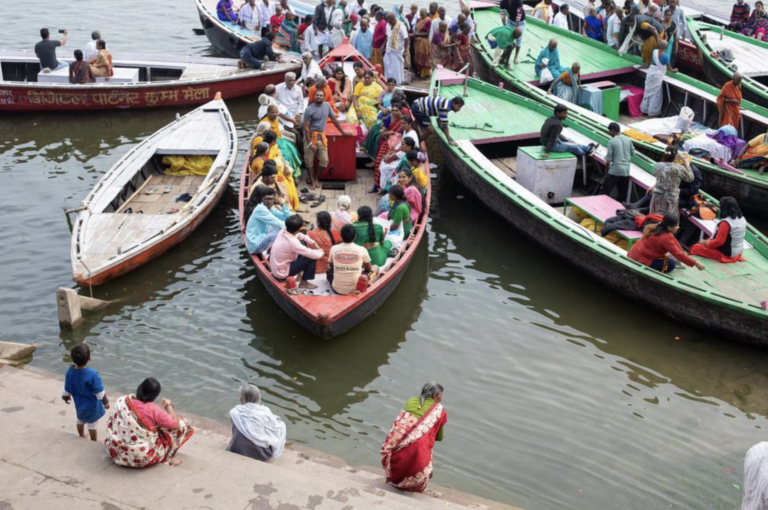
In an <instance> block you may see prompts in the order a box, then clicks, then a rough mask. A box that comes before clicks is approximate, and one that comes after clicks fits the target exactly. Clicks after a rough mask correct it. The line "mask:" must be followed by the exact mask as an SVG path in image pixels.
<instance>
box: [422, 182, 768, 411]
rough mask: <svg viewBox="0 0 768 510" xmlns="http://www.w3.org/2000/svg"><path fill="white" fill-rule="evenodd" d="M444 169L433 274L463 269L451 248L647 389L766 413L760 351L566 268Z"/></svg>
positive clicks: (767, 388) (767, 380) (558, 331)
mask: <svg viewBox="0 0 768 510" xmlns="http://www.w3.org/2000/svg"><path fill="white" fill-rule="evenodd" d="M444 177H447V178H445V179H444V182H443V193H444V194H445V198H441V205H443V208H442V209H441V217H440V219H439V220H435V222H434V226H435V229H436V230H438V231H439V232H440V235H438V236H437V239H436V241H435V246H434V247H433V253H432V254H431V260H432V272H431V277H432V278H435V279H454V278H461V274H460V273H461V271H460V270H457V273H456V274H454V273H453V272H452V271H451V263H450V261H449V259H448V255H449V254H450V253H459V254H461V256H463V257H465V258H466V259H468V260H471V261H472V266H473V267H474V268H475V269H477V270H478V271H481V272H483V273H485V274H487V275H491V276H488V277H487V283H488V284H489V286H490V287H491V288H500V289H503V290H504V291H505V292H507V293H509V294H511V295H512V297H510V298H509V299H510V300H512V301H515V302H516V303H518V304H519V305H523V306H525V307H527V308H529V309H530V310H533V311H536V312H537V313H539V314H541V315H543V316H546V317H547V318H548V319H549V320H550V321H551V323H552V324H554V325H555V326H556V328H554V329H553V327H552V325H550V324H543V322H544V321H542V323H539V324H536V325H537V326H538V327H539V328H542V329H543V330H544V332H545V333H546V332H547V331H548V332H549V333H551V334H553V335H564V336H565V337H566V339H567V341H569V342H571V343H573V344H575V345H579V346H586V345H587V344H591V345H592V346H594V347H596V348H597V349H599V350H600V351H602V352H603V353H604V354H606V355H609V356H611V357H616V358H619V359H620V360H622V361H620V362H619V363H620V364H621V365H622V370H623V371H625V373H626V375H627V378H628V379H629V382H630V383H633V384H640V385H643V386H646V387H648V388H655V387H657V386H659V385H662V384H673V385H675V386H677V387H678V388H680V389H682V390H684V391H685V392H687V396H686V398H690V399H696V400H699V401H702V402H704V403H713V404H714V405H718V404H717V403H714V402H712V401H711V400H710V399H713V398H714V399H717V400H720V401H723V402H725V403H727V404H730V405H732V406H734V407H736V408H738V409H739V410H741V411H743V412H744V413H746V414H747V415H748V416H751V415H753V414H754V415H759V416H768V408H766V405H765V404H764V402H765V401H766V399H768V373H766V372H765V371H764V370H762V368H761V367H763V366H765V364H766V362H768V353H766V351H765V350H762V349H757V348H754V347H751V346H746V345H743V344H740V343H738V342H735V341H732V340H729V339H728V338H724V337H720V336H716V335H711V334H708V333H707V332H706V331H703V330H700V329H696V328H693V327H690V326H688V325H685V324H682V323H678V322H675V321H673V320H671V319H669V318H667V317H665V316H662V315H660V314H658V313H656V312H654V311H653V310H650V309H648V308H646V307H645V306H644V305H641V304H639V303H638V302H636V301H634V300H632V299H631V298H630V297H628V296H626V295H623V294H621V293H619V292H615V291H613V290H611V289H609V288H607V287H605V286H603V285H601V284H600V283H598V282H595V281H593V280H591V279H590V278H589V277H587V276H586V275H584V274H583V273H581V272H577V271H574V268H573V267H572V266H570V265H569V264H567V263H566V262H564V261H563V260H562V259H560V258H558V257H556V256H555V255H553V254H551V253H549V252H548V251H546V250H545V249H543V248H541V247H539V246H537V245H535V244H534V243H533V242H532V241H531V240H530V239H528V238H527V237H525V236H524V235H522V234H521V233H520V232H518V231H517V230H516V229H515V228H513V227H512V226H510V225H509V224H508V223H506V222H505V221H504V220H502V219H501V218H500V217H498V216H496V215H495V214H494V213H493V212H492V211H489V210H488V209H486V208H484V207H483V206H482V205H481V204H480V203H479V202H478V201H476V200H475V199H474V198H473V197H471V196H469V194H468V193H467V192H466V190H464V189H463V188H462V187H461V186H460V185H459V184H458V183H457V182H456V181H455V180H454V179H453V178H452V176H450V175H444ZM462 195H463V196H464V198H463V199H462V200H457V199H456V197H457V196H462ZM466 224H473V225H476V228H472V229H468V228H466ZM500 241H501V242H500ZM448 245H452V246H450V248H449V247H448ZM489 246H492V247H494V249H488V247H489ZM457 269H458V268H457ZM606 270H609V268H606ZM547 322H549V321H547Z"/></svg>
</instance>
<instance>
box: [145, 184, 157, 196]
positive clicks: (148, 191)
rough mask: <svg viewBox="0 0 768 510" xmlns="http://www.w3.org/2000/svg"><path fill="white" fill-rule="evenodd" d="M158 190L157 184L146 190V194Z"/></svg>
mask: <svg viewBox="0 0 768 510" xmlns="http://www.w3.org/2000/svg"><path fill="white" fill-rule="evenodd" d="M155 191H157V186H152V187H151V188H149V189H148V190H147V191H145V192H144V194H145V195H152V194H154V193H155Z"/></svg>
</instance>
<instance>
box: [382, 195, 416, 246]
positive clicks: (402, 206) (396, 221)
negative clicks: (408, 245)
mask: <svg viewBox="0 0 768 510" xmlns="http://www.w3.org/2000/svg"><path fill="white" fill-rule="evenodd" d="M389 200H390V201H391V202H393V205H392V208H391V209H390V210H389V214H388V215H387V219H388V220H389V221H391V222H392V224H391V225H390V227H389V230H390V231H391V232H394V231H395V230H399V229H400V226H401V225H402V226H403V239H408V234H410V233H411V229H412V228H413V222H412V221H411V207H410V206H409V205H408V200H407V199H406V198H405V190H404V189H403V187H402V186H400V185H399V184H395V185H394V186H392V187H391V188H389Z"/></svg>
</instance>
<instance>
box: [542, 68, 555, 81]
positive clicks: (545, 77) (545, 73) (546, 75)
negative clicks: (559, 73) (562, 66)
mask: <svg viewBox="0 0 768 510" xmlns="http://www.w3.org/2000/svg"><path fill="white" fill-rule="evenodd" d="M552 80H554V78H553V77H552V71H550V70H549V68H548V67H545V68H544V69H542V70H541V79H540V80H539V83H540V84H541V85H544V84H545V83H549V82H551V81H552Z"/></svg>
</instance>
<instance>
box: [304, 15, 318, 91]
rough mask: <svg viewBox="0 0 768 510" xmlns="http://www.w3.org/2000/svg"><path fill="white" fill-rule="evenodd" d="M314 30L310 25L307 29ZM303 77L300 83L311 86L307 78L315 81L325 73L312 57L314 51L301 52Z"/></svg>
mask: <svg viewBox="0 0 768 510" xmlns="http://www.w3.org/2000/svg"><path fill="white" fill-rule="evenodd" d="M309 30H312V27H309V28H308V29H307V31H309ZM301 63H302V65H301V77H300V78H299V84H301V85H303V86H305V87H306V88H309V87H310V86H311V85H307V80H310V79H311V80H312V82H314V81H315V78H317V77H318V76H322V75H323V71H321V70H320V66H319V65H318V64H317V62H315V61H314V59H313V58H312V53H310V52H308V51H305V52H304V53H302V54H301Z"/></svg>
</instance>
